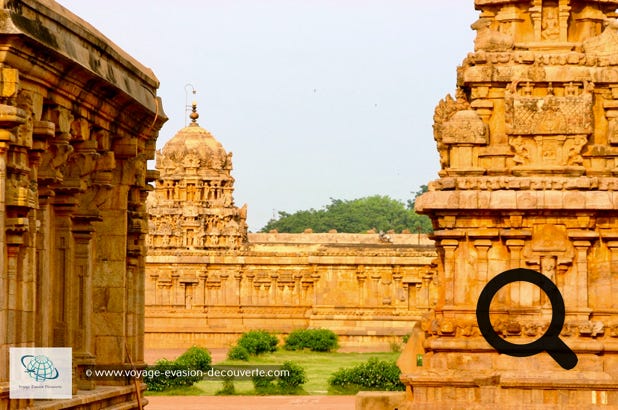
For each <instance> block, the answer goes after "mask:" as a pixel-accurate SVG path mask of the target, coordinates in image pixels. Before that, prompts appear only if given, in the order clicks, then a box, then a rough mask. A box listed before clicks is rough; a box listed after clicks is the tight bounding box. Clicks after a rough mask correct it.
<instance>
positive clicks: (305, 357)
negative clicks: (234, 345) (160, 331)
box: [147, 350, 400, 396]
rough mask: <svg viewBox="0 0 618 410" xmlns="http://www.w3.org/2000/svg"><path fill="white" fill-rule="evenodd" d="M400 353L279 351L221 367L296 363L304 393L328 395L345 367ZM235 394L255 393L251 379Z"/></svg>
mask: <svg viewBox="0 0 618 410" xmlns="http://www.w3.org/2000/svg"><path fill="white" fill-rule="evenodd" d="M399 355H400V353H392V352H379V353H336V352H335V353H319V352H310V351H303V352H291V351H286V350H278V351H276V352H274V353H267V354H263V355H260V356H257V357H255V356H252V357H251V359H250V360H249V362H243V361H238V360H224V361H222V362H219V363H216V364H218V365H247V364H249V365H254V364H255V365H281V364H283V362H285V361H293V362H296V363H298V364H299V365H301V366H302V367H303V368H304V369H305V374H306V375H307V379H308V380H307V383H305V384H304V385H303V390H304V394H309V395H312V394H315V395H323V394H328V393H329V391H328V390H329V389H328V387H329V386H328V378H329V377H330V376H331V374H333V373H334V372H336V371H337V370H339V369H341V368H345V367H353V366H356V365H357V364H360V363H363V362H366V361H367V360H369V358H370V357H377V358H379V359H380V360H397V358H398V357H399ZM222 386H223V381H219V380H203V381H200V382H198V383H196V384H194V385H193V386H192V387H189V388H185V389H175V390H167V391H165V392H160V393H156V392H148V393H147V394H148V395H165V396H170V395H198V396H200V395H201V396H212V395H214V394H215V393H216V392H217V391H218V390H220V389H221V388H222ZM234 387H235V389H236V394H255V392H254V389H253V383H252V382H251V380H246V381H244V380H241V381H235V382H234Z"/></svg>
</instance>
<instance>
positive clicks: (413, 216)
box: [260, 185, 432, 233]
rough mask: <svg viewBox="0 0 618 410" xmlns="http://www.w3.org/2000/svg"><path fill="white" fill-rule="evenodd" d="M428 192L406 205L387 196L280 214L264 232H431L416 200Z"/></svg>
mask: <svg viewBox="0 0 618 410" xmlns="http://www.w3.org/2000/svg"><path fill="white" fill-rule="evenodd" d="M426 191H427V186H426V185H422V186H421V188H420V189H419V191H417V192H416V193H415V197H414V199H413V200H408V201H407V202H406V203H404V202H402V201H399V200H396V199H392V198H390V197H389V196H387V195H385V196H382V195H373V196H368V197H364V198H358V199H352V200H343V199H334V198H331V199H330V201H331V202H330V204H327V205H325V206H324V207H322V208H321V209H313V208H312V209H309V210H301V211H296V212H294V213H288V212H285V211H279V212H278V214H279V215H278V217H277V218H273V219H271V220H270V221H268V223H267V224H266V225H265V226H264V227H263V228H262V229H261V230H260V232H270V231H272V230H277V232H281V233H301V232H304V231H305V230H306V229H311V230H313V232H329V231H331V230H333V229H334V230H336V231H337V232H346V233H361V232H366V231H368V230H371V229H374V230H376V232H378V231H383V232H388V231H390V230H393V231H395V232H402V231H404V230H408V231H410V232H412V233H417V232H420V233H430V232H431V231H432V226H431V220H430V219H429V218H428V217H427V216H425V215H419V214H417V213H416V212H414V202H415V200H416V198H417V197H418V196H419V195H420V194H422V193H423V192H426Z"/></svg>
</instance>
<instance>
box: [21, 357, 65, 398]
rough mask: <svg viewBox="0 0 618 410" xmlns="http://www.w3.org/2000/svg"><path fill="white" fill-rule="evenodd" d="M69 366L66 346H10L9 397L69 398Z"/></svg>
mask: <svg viewBox="0 0 618 410" xmlns="http://www.w3.org/2000/svg"><path fill="white" fill-rule="evenodd" d="M72 367H73V361H72V349H71V348H70V347H11V348H10V349H9V381H10V383H9V384H10V386H9V387H10V390H9V398H11V399H69V398H71V391H72V388H71V387H72V386H71V382H72V378H71V371H72Z"/></svg>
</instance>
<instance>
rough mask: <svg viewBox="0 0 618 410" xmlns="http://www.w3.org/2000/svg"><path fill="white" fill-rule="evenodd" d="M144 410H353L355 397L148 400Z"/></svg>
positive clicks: (162, 398)
mask: <svg viewBox="0 0 618 410" xmlns="http://www.w3.org/2000/svg"><path fill="white" fill-rule="evenodd" d="M147 398H148V401H149V404H148V405H147V406H146V408H145V410H169V409H176V410H180V409H182V410H203V409H205V410H207V409H216V410H248V409H252V410H288V409H292V410H293V409H299V410H300V409H320V410H354V400H355V397H354V396H225V397H220V396H148V397H147Z"/></svg>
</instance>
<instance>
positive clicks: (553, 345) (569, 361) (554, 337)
mask: <svg viewBox="0 0 618 410" xmlns="http://www.w3.org/2000/svg"><path fill="white" fill-rule="evenodd" d="M512 282H529V283H532V284H534V285H537V286H538V287H540V288H541V289H542V290H543V291H544V292H545V294H546V295H547V297H548V298H549V301H550V302H551V307H552V317H551V323H550V324H549V327H548V328H547V331H546V332H545V334H544V335H543V336H541V337H540V338H539V339H537V340H535V341H534V342H531V343H526V344H515V343H510V342H507V341H506V340H504V339H503V338H501V337H500V336H499V335H498V334H497V333H496V331H495V330H494V328H493V326H492V325H491V321H490V320H489V305H491V300H492V299H493V297H494V296H495V294H496V293H497V292H498V291H499V290H500V289H501V288H502V287H504V286H505V285H508V284H509V283H512ZM564 318H565V310H564V300H563V299H562V295H561V294H560V291H559V290H558V287H556V285H555V284H554V282H552V281H551V280H550V279H549V278H547V276H545V275H543V274H542V273H539V272H537V271H534V270H532V269H524V268H516V269H510V270H507V271H504V272H502V273H500V274H499V275H497V276H496V277H494V278H493V279H491V280H490V281H489V282H487V285H485V287H484V288H483V291H482V292H481V295H480V296H479V301H478V303H477V305H476V320H477V322H478V325H479V329H480V331H481V334H482V335H483V337H484V338H485V340H487V342H488V343H489V344H490V345H491V346H492V347H493V348H494V349H496V350H497V351H498V352H500V353H503V354H506V355H509V356H515V357H526V356H532V355H535V354H537V353H541V352H542V351H546V352H547V353H549V355H550V356H551V357H552V358H553V359H554V360H555V361H556V362H557V363H558V364H559V365H560V366H561V367H562V368H564V369H566V370H569V369H572V368H573V367H575V365H576V364H577V356H576V355H575V353H574V352H573V351H572V350H571V349H570V348H569V347H568V346H567V345H566V344H565V343H564V342H563V341H562V340H561V339H560V337H559V336H560V332H561V331H562V326H563V325H564Z"/></svg>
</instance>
